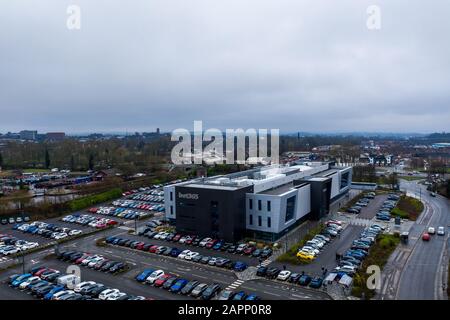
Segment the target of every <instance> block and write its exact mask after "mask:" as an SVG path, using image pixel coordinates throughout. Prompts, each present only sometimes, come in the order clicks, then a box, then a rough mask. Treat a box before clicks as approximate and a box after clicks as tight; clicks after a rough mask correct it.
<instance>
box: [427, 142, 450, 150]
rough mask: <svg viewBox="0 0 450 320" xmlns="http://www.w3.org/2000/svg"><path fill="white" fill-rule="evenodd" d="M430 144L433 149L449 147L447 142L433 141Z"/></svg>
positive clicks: (449, 144)
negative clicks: (433, 142)
mask: <svg viewBox="0 0 450 320" xmlns="http://www.w3.org/2000/svg"><path fill="white" fill-rule="evenodd" d="M431 146H432V147H433V148H434V149H443V148H450V143H449V142H440V143H435V144H433V145H431Z"/></svg>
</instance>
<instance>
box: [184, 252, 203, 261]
mask: <svg viewBox="0 0 450 320" xmlns="http://www.w3.org/2000/svg"><path fill="white" fill-rule="evenodd" d="M199 254H200V253H198V252H193V251H191V252H189V253H188V254H187V255H186V256H185V257H184V259H185V260H192V259H193V258H194V257H196V256H198V255H199Z"/></svg>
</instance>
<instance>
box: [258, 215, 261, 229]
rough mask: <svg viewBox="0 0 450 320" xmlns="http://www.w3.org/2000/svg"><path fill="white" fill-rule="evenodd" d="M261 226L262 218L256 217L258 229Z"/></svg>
mask: <svg viewBox="0 0 450 320" xmlns="http://www.w3.org/2000/svg"><path fill="white" fill-rule="evenodd" d="M261 226H262V218H261V216H258V227H261Z"/></svg>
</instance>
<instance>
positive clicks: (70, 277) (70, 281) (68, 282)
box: [56, 274, 80, 288]
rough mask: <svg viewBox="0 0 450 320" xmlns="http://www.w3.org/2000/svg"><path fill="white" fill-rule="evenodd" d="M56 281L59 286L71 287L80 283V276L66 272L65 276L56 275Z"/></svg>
mask: <svg viewBox="0 0 450 320" xmlns="http://www.w3.org/2000/svg"><path fill="white" fill-rule="evenodd" d="M56 283H57V284H58V285H60V286H68V287H69V286H70V287H71V288H74V287H75V286H76V285H77V284H79V283H80V277H79V276H76V275H74V274H66V275H65V276H61V277H58V279H57V280H56Z"/></svg>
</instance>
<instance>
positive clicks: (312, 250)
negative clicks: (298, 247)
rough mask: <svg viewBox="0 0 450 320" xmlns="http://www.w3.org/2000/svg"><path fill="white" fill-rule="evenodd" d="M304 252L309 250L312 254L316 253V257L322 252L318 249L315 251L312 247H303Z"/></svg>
mask: <svg viewBox="0 0 450 320" xmlns="http://www.w3.org/2000/svg"><path fill="white" fill-rule="evenodd" d="M302 250H307V251H310V252H314V254H315V255H318V254H319V253H320V251H319V250H318V249H315V248H313V247H311V246H303V248H302Z"/></svg>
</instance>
